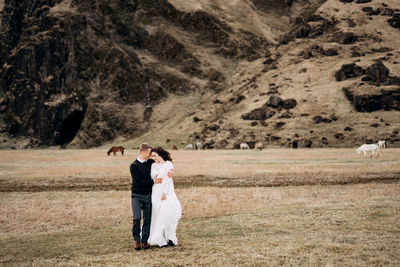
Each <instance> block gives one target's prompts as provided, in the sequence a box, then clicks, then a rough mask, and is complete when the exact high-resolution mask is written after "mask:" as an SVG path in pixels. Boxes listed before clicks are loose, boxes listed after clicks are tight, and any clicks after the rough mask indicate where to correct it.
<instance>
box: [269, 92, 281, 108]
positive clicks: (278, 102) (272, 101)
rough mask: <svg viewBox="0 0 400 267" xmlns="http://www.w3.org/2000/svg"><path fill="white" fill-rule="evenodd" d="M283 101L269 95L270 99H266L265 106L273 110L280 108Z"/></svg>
mask: <svg viewBox="0 0 400 267" xmlns="http://www.w3.org/2000/svg"><path fill="white" fill-rule="evenodd" d="M282 103H283V99H282V98H280V97H279V96H276V95H271V96H270V98H269V99H268V101H267V103H266V105H267V106H270V107H273V108H279V107H281V106H282Z"/></svg>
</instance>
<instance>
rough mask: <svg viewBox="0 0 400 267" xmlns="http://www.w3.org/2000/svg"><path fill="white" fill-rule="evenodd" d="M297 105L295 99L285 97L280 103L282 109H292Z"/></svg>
mask: <svg viewBox="0 0 400 267" xmlns="http://www.w3.org/2000/svg"><path fill="white" fill-rule="evenodd" d="M296 106H297V101H296V99H292V98H290V99H285V100H284V101H283V103H282V108H284V109H292V108H295V107H296Z"/></svg>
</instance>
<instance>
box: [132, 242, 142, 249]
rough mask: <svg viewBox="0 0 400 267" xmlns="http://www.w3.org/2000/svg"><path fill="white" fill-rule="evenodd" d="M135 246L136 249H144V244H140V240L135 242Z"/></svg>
mask: <svg viewBox="0 0 400 267" xmlns="http://www.w3.org/2000/svg"><path fill="white" fill-rule="evenodd" d="M133 248H134V249H135V250H141V249H142V246H141V245H140V242H139V241H136V240H135V241H134V242H133Z"/></svg>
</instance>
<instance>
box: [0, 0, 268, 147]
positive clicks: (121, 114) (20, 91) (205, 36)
mask: <svg viewBox="0 0 400 267" xmlns="http://www.w3.org/2000/svg"><path fill="white" fill-rule="evenodd" d="M1 18H2V22H1V27H0V37H1V38H0V88H1V90H2V91H4V100H2V105H1V112H0V120H4V121H5V122H6V127H5V130H6V131H7V133H8V134H12V135H14V136H22V137H28V138H32V140H33V139H35V140H39V141H38V142H34V144H41V145H62V146H65V145H66V144H69V143H70V142H71V141H72V143H73V144H74V145H76V146H79V147H92V146H98V145H101V144H102V143H104V142H106V141H110V140H113V139H114V138H116V137H117V136H121V135H122V136H124V135H125V136H127V137H135V136H138V135H140V134H142V133H143V132H145V131H146V130H147V129H148V121H150V118H151V115H152V110H153V108H152V107H153V105H157V103H158V102H159V101H160V100H161V99H162V98H163V97H165V96H166V95H167V94H169V93H171V94H185V93H188V92H191V91H193V90H196V88H197V87H198V85H196V84H195V83H193V82H191V81H190V78H189V77H193V76H195V77H197V78H199V79H208V80H209V84H208V85H207V87H206V88H208V89H210V90H214V91H217V90H219V89H220V88H221V86H222V85H223V84H224V82H225V80H226V79H225V76H224V74H223V73H222V72H219V71H218V70H215V69H212V68H211V69H212V70H210V72H206V73H204V71H203V69H202V67H201V64H202V59H201V58H199V57H198V56H196V55H194V54H193V53H192V52H191V51H190V49H187V46H186V44H185V43H184V42H183V41H182V39H181V37H180V36H177V35H176V34H173V33H171V31H166V30H165V28H166V27H168V26H170V27H175V28H177V29H179V31H182V32H186V33H187V34H188V35H190V36H191V38H192V39H193V40H194V42H197V45H200V46H204V47H207V49H210V50H211V51H213V53H216V54H219V55H220V56H222V57H228V58H230V59H236V60H237V59H246V60H254V59H257V58H260V57H264V56H266V55H268V54H269V51H268V47H269V45H270V44H269V42H268V41H267V40H266V39H264V38H263V37H260V36H258V35H256V34H254V33H251V32H248V31H245V30H233V29H232V28H231V27H230V26H228V25H227V24H226V23H224V22H223V21H222V20H220V19H219V18H217V17H215V16H213V15H211V14H208V13H206V12H204V11H201V10H199V11H196V12H183V11H180V10H177V9H176V8H175V7H174V6H173V5H171V4H170V3H169V2H168V1H166V0H155V1H148V0H138V1H122V0H117V1H105V0H85V1H83V0H72V1H62V0H38V1H15V0H11V1H5V2H4V8H3V10H2V11H1ZM164 26H166V27H164ZM149 28H151V31H149ZM138 51H139V52H138ZM138 53H143V54H147V55H148V56H149V57H151V58H152V60H153V63H152V64H149V63H148V62H144V61H143V59H140V58H139V56H138ZM162 66H168V67H169V68H171V69H174V70H173V71H166V70H165V69H162ZM179 73H182V74H183V75H179ZM0 95H3V92H1V94H0ZM240 100H242V99H238V102H240ZM138 104H139V105H138ZM135 105H136V106H135ZM134 106H135V108H134Z"/></svg>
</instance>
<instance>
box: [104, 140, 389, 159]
mask: <svg viewBox="0 0 400 267" xmlns="http://www.w3.org/2000/svg"><path fill="white" fill-rule="evenodd" d="M239 148H240V149H250V146H249V145H248V144H247V143H245V142H242V143H240V145H239ZM382 148H386V141H382V140H381V141H378V142H377V143H376V144H363V145H361V146H360V147H359V148H357V154H361V153H363V154H364V157H366V156H367V154H368V152H371V157H373V156H375V157H379V155H380V152H379V151H380V149H382ZM186 149H188V150H203V149H204V145H203V143H201V142H197V143H194V144H188V145H187V146H186ZM254 149H255V150H260V151H261V150H262V149H263V144H262V143H261V142H257V143H255V145H254ZM124 150H125V148H124V147H123V146H113V147H111V148H110V149H109V150H108V152H107V155H108V156H110V154H111V153H113V155H114V156H117V152H121V155H122V156H123V155H124ZM172 150H178V147H177V146H176V145H173V146H172Z"/></svg>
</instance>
